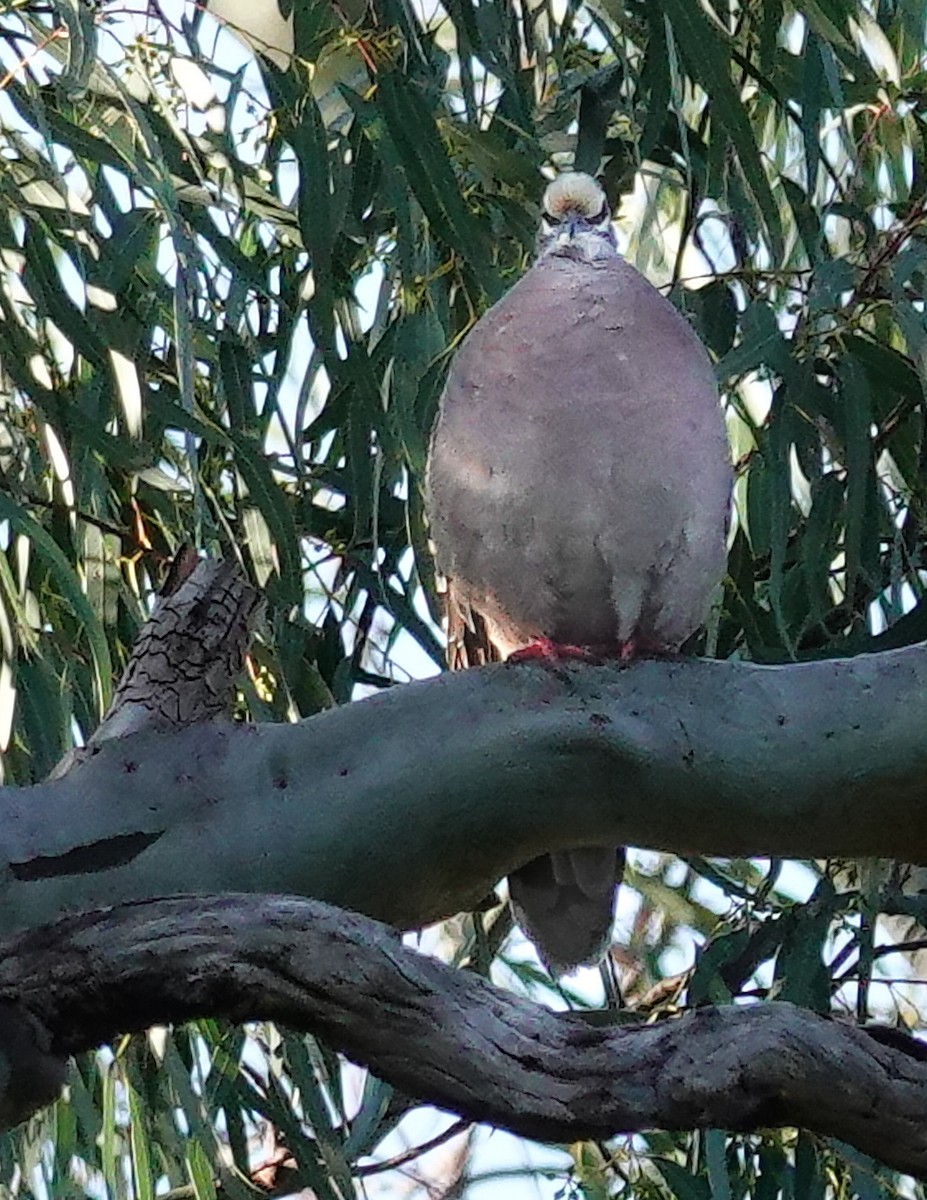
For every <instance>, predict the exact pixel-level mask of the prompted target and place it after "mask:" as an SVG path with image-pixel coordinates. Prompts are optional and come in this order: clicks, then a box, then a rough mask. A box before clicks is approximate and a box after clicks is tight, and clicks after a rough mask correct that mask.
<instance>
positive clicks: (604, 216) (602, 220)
mask: <svg viewBox="0 0 927 1200" xmlns="http://www.w3.org/2000/svg"><path fill="white" fill-rule="evenodd" d="M610 219H611V213H610V212H609V209H608V203H607V202H606V203H605V204H603V205H602V207H601V208H600V209H599V211H598V212H597V213H596V215H595V216H594V217H593V218H592V224H593V225H607V224H608V222H609V220H610Z"/></svg>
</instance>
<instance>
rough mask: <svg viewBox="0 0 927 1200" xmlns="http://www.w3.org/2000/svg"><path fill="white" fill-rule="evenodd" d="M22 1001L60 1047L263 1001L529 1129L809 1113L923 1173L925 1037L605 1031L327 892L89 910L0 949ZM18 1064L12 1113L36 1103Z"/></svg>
mask: <svg viewBox="0 0 927 1200" xmlns="http://www.w3.org/2000/svg"><path fill="white" fill-rule="evenodd" d="M7 998H11V999H12V998H15V1001H16V1003H17V1004H18V1006H19V1007H20V1009H21V1010H22V1012H23V1013H24V1015H25V1019H26V1020H27V1021H28V1022H29V1023H31V1025H32V1026H37V1027H39V1028H44V1029H45V1030H46V1031H47V1033H48V1038H47V1045H46V1046H45V1047H43V1049H42V1053H43V1054H44V1055H45V1057H46V1060H47V1059H48V1053H49V1049H50V1052H52V1053H54V1054H57V1055H66V1054H69V1053H72V1052H75V1051H78V1050H82V1049H87V1048H90V1047H92V1046H95V1045H97V1044H99V1043H100V1042H101V1041H104V1040H108V1039H111V1038H112V1036H113V1035H114V1034H115V1033H117V1032H124V1031H130V1030H140V1029H144V1028H146V1027H147V1026H149V1025H151V1024H154V1023H157V1022H164V1021H181V1020H184V1019H187V1018H191V1017H194V1016H198V1015H204V1014H209V1015H222V1016H226V1017H228V1018H230V1019H232V1020H239V1021H240V1020H244V1019H247V1018H258V1017H260V1018H264V1019H272V1020H276V1021H279V1022H281V1023H284V1024H286V1025H289V1026H291V1027H293V1028H297V1029H304V1030H309V1031H311V1032H313V1033H317V1034H319V1035H321V1036H323V1037H324V1038H325V1039H326V1040H327V1041H328V1042H329V1043H330V1044H331V1045H332V1046H334V1047H336V1048H338V1049H340V1050H342V1051H344V1052H345V1053H346V1054H347V1055H348V1056H349V1057H351V1058H353V1059H354V1060H356V1061H357V1062H360V1063H363V1064H366V1065H368V1066H370V1067H371V1068H372V1069H373V1070H374V1071H375V1072H376V1073H377V1074H378V1075H380V1076H381V1077H382V1078H384V1079H386V1080H388V1081H389V1082H391V1083H393V1084H395V1085H397V1086H398V1087H400V1088H401V1089H402V1090H403V1091H405V1092H407V1093H409V1094H412V1095H414V1096H416V1097H418V1098H419V1099H420V1100H423V1101H427V1102H430V1103H432V1104H436V1105H438V1106H440V1107H442V1108H446V1109H450V1110H452V1111H454V1112H458V1113H460V1114H461V1115H463V1116H466V1117H468V1118H471V1119H473V1120H479V1121H488V1122H490V1123H492V1124H495V1125H499V1126H503V1127H505V1128H507V1129H510V1130H512V1131H513V1132H515V1133H518V1134H521V1135H524V1136H527V1137H532V1138H541V1139H547V1140H557V1141H573V1140H576V1139H579V1138H590V1137H595V1138H603V1137H609V1136H612V1135H614V1134H616V1133H619V1132H632V1131H642V1130H647V1129H653V1128H666V1129H692V1128H705V1127H721V1128H727V1129H732V1130H742V1131H747V1130H754V1129H759V1128H763V1127H769V1126H775V1125H798V1126H802V1127H805V1128H808V1129H810V1130H814V1131H816V1132H818V1133H822V1134H827V1135H832V1136H835V1137H838V1138H840V1139H842V1140H844V1141H846V1142H849V1143H851V1144H853V1145H855V1146H857V1147H858V1148H859V1149H860V1150H863V1151H864V1152H866V1153H869V1154H871V1155H873V1156H875V1157H877V1158H879V1159H881V1160H882V1161H884V1162H885V1163H887V1164H888V1165H890V1166H893V1167H896V1168H897V1169H899V1170H903V1171H907V1172H910V1173H912V1174H918V1175H923V1176H927V1123H925V1121H924V1112H925V1111H927V1063H925V1062H924V1061H921V1060H919V1059H918V1057H916V1056H915V1055H914V1054H913V1053H906V1052H905V1051H903V1050H901V1049H899V1048H898V1047H897V1046H892V1045H884V1044H882V1043H881V1042H880V1041H878V1040H877V1039H875V1038H873V1037H870V1036H869V1035H868V1034H867V1033H866V1032H864V1031H860V1030H858V1029H855V1028H853V1027H851V1026H848V1025H843V1024H840V1023H838V1022H835V1021H829V1020H826V1019H824V1018H822V1017H819V1016H816V1015H815V1014H813V1013H811V1012H808V1011H806V1010H804V1009H801V1008H798V1007H796V1006H794V1005H791V1004H786V1003H772V1004H764V1005H757V1006H755V1007H750V1008H740V1007H729V1008H720V1009H698V1010H695V1011H693V1012H690V1013H688V1014H687V1015H685V1016H683V1017H681V1018H678V1019H673V1020H667V1021H664V1022H662V1023H659V1024H655V1025H639V1026H631V1027H628V1026H622V1027H618V1028H602V1027H595V1026H592V1025H589V1024H587V1023H586V1022H584V1021H583V1020H581V1019H580V1018H579V1017H578V1016H577V1015H576V1014H570V1013H568V1014H555V1013H551V1012H549V1011H548V1010H546V1009H544V1008H542V1007H540V1006H539V1005H537V1004H534V1003H532V1002H530V1001H527V1000H522V999H518V998H516V997H513V996H511V995H509V994H507V993H505V992H502V991H500V990H499V989H497V988H495V987H493V986H492V985H491V984H489V983H487V982H485V981H484V980H483V979H481V978H479V977H478V976H475V975H473V974H470V973H468V972H463V971H453V970H451V969H450V968H448V967H446V966H444V965H443V964H441V963H439V962H436V961H435V960H433V959H430V958H426V957H424V956H422V955H420V954H417V953H416V952H414V951H412V950H409V949H407V948H406V947H404V946H402V945H401V944H400V943H399V941H398V939H397V938H396V935H395V933H394V932H393V931H392V930H389V929H388V928H386V927H384V926H382V925H379V924H377V923H376V922H374V921H371V920H369V919H367V918H364V917H360V916H356V915H354V914H352V913H346V912H341V911H339V910H337V909H334V908H331V907H330V906H328V905H325V904H322V903H319V902H313V901H305V900H299V899H295V898H288V897H253V896H240V895H230V896H224V897H201V898H195V897H177V898H174V899H171V900H157V901H151V902H149V903H147V904H140V905H126V906H123V907H120V908H117V909H112V910H104V911H98V912H93V913H87V914H82V915H81V916H78V917H74V918H69V919H66V920H64V921H61V922H59V923H58V924H57V925H54V926H49V927H46V928H44V929H41V930H36V931H33V932H30V933H28V934H25V935H23V936H21V937H20V938H18V939H11V940H9V941H8V942H7V943H6V944H4V945H3V947H2V953H0V1003H2V1002H4V1001H5V1000H6V999H7ZM912 1045H914V1044H912ZM3 1051H4V1043H3V1039H0V1062H2V1054H3ZM21 1062H22V1060H20V1065H21ZM16 1066H17V1064H16V1063H15V1062H14V1063H13V1070H12V1072H11V1073H9V1074H8V1076H7V1087H6V1089H5V1090H4V1089H3V1088H0V1115H3V1114H9V1113H11V1112H13V1113H19V1114H20V1119H21V1115H22V1107H23V1100H22V1096H21V1094H20V1092H18V1091H17V1088H20V1089H22V1087H26V1088H27V1089H28V1087H29V1082H28V1073H27V1076H26V1077H25V1080H24V1077H23V1074H22V1071H21V1070H20V1071H19V1072H18V1073H17V1070H16ZM3 1078H4V1076H3V1072H2V1071H0V1083H2V1082H3ZM41 1102H42V1100H41V1099H39V1100H38V1101H37V1103H41Z"/></svg>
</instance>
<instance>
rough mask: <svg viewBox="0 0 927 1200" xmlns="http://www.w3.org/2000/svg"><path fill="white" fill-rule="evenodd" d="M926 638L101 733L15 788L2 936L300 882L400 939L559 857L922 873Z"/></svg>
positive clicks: (503, 680)
mask: <svg viewBox="0 0 927 1200" xmlns="http://www.w3.org/2000/svg"><path fill="white" fill-rule="evenodd" d="M925 804H927V646H925V645H918V646H911V647H907V648H905V649H902V650H895V651H889V652H886V653H884V654H879V655H862V656H860V657H858V658H854V659H844V660H836V661H826V662H816V663H808V664H803V665H790V666H785V667H759V666H755V665H750V664H745V663H732V662H708V661H698V660H688V661H678V662H641V663H637V664H635V665H633V666H630V667H628V668H625V669H620V668H616V667H614V666H602V667H597V666H590V665H586V664H577V665H569V666H563V667H558V668H551V667H548V666H544V665H536V664H532V663H518V664H514V665H501V666H493V667H486V668H483V669H481V670H477V671H468V672H463V673H461V674H458V675H449V676H442V677H440V678H437V679H432V680H428V681H425V682H423V683H418V684H412V685H408V686H404V687H402V688H396V689H394V690H392V691H390V692H388V693H382V694H379V695H377V696H374V697H372V698H370V699H367V700H363V701H361V702H359V703H357V704H352V705H348V706H346V707H343V708H340V709H337V710H332V711H328V712H324V713H322V714H320V715H318V716H316V717H313V718H311V719H310V720H307V721H304V722H303V723H302V724H300V725H260V726H247V727H245V726H234V725H231V724H226V723H222V722H207V723H202V724H199V725H195V726H192V727H189V728H186V729H180V730H178V731H177V732H171V733H142V734H137V735H133V736H130V737H125V738H117V739H114V740H111V741H109V742H106V743H105V744H103V745H101V746H100V747H98V748H97V749H96V751H95V752H94V753H92V754H91V755H90V756H89V758H88V759H87V760H86V761H84V762H82V763H79V764H78V765H77V766H76V767H75V768H73V769H72V770H71V771H70V772H69V773H68V774H67V775H66V776H65V777H64V778H62V779H59V780H56V781H54V782H49V783H45V784H42V785H39V786H36V787H33V788H24V789H5V790H3V791H2V792H0V814H2V820H0V830H2V833H0V855H2V860H3V861H4V862H5V864H6V870H5V872H4V877H3V880H2V883H0V913H2V922H3V926H2V928H3V929H4V931H6V932H9V931H10V930H13V929H18V928H25V927H28V926H34V925H35V924H37V923H39V922H41V921H48V920H52V919H54V918H55V917H56V916H58V915H59V914H61V913H62V912H65V911H69V910H70V911H74V910H77V909H81V908H90V907H94V906H96V905H99V904H109V903H118V902H120V901H124V900H132V899H145V898H148V897H151V896H156V895H165V894H171V893H176V892H181V891H189V890H191V889H193V890H197V891H203V892H215V891H227V890H230V889H235V890H245V891H255V892H259V891H260V892H277V893H279V892H289V893H293V894H299V895H304V896H312V897H317V898H320V899H325V900H329V901H331V902H333V903H336V904H340V905H343V906H345V907H349V908H351V909H354V910H356V911H360V912H364V913H367V914H368V915H370V916H375V917H378V918H379V919H381V920H386V921H389V922H390V923H392V924H395V925H398V926H402V927H414V926H420V925H423V924H425V923H427V922H429V921H433V920H435V919H438V918H440V917H444V916H447V915H449V914H452V913H454V912H457V911H459V910H461V909H463V908H466V907H468V906H469V905H472V904H473V903H474V902H476V901H477V900H478V899H479V898H480V897H481V896H483V895H484V894H485V893H486V892H487V890H488V889H489V888H491V887H492V885H493V884H494V883H495V882H496V881H497V880H498V879H499V878H500V877H501V876H503V875H505V874H506V873H507V872H508V871H509V870H511V869H512V868H513V867H515V866H518V865H519V864H521V863H524V862H526V861H527V860H528V859H530V858H531V857H533V856H534V855H536V854H538V853H540V852H541V851H545V850H554V849H563V848H567V847H573V846H576V845H580V844H605V845H615V844H619V843H625V844H631V845H636V846H651V847H658V848H660V849H663V850H676V851H680V852H698V853H704V854H715V855H738V856H742V855H762V854H778V855H787V856H798V857H812V856H851V855H876V856H884V857H892V858H902V859H906V860H907V861H910V862H921V863H925V862H927V823H925V822H924V820H923V815H922V814H923V812H924V811H925Z"/></svg>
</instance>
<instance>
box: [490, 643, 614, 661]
mask: <svg viewBox="0 0 927 1200" xmlns="http://www.w3.org/2000/svg"><path fill="white" fill-rule="evenodd" d="M569 659H573V660H574V661H577V660H578V661H580V662H589V663H600V662H601V661H602V659H601V658H600V657H599V655H598V654H596V653H595V651H594V650H592V649H590V647H588V646H573V645H571V644H570V643H569V642H555V641H553V640H552V639H551V638H545V637H541V638H535V640H534V641H533V642H529V643H528V645H527V646H521V647H520V648H519V649H518V650H513V651H512V653H511V654H510V655H509V656H508V658H507V659H506V662H510V663H518V662H546V663H561V662H566V661H568V660H569Z"/></svg>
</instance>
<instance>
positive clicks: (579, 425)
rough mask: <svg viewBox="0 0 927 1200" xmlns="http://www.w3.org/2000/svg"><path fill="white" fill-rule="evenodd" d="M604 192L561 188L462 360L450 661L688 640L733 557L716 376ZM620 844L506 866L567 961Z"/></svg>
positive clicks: (454, 369) (444, 417) (443, 565)
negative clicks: (620, 239)
mask: <svg viewBox="0 0 927 1200" xmlns="http://www.w3.org/2000/svg"><path fill="white" fill-rule="evenodd" d="M604 205H605V200H604V195H603V193H602V192H601V189H600V188H599V187H598V185H597V184H596V183H595V182H594V181H593V180H592V179H590V177H589V176H584V175H575V174H574V175H569V176H565V177H564V176H561V178H560V179H558V180H556V181H555V182H554V183H553V184H552V185H551V186H550V187H549V188H548V190H547V193H546V195H545V219H546V224H547V228H546V229H545V230H544V231H543V232H542V235H541V238H540V239H539V248H540V254H539V258H538V261H537V262H536V264H535V265H534V266H533V267H532V268H531V269H530V270H529V271H528V272H527V273H526V274H525V276H524V277H523V278H522V279H521V280H520V281H519V282H518V283H517V284H515V286H514V287H513V288H512V289H511V290H510V291H509V292H508V293H507V294H506V295H505V296H504V297H503V298H502V299H501V300H500V301H499V302H498V303H497V304H496V305H495V306H494V307H493V308H492V309H490V310H489V312H487V313H486V314H485V315H484V316H483V318H482V319H481V320H480V321H479V322H478V323H477V325H476V326H475V327H474V328H473V330H472V331H471V332H470V334H469V336H468V337H467V338H466V340H465V341H464V343H463V345H462V347H461V348H460V350H459V351H458V352H457V354H456V356H455V358H454V361H453V363H452V365H451V369H450V372H449V375H448V380H447V385H446V387H445V391H444V395H443V397H442V401H441V405H440V409H439V413H438V419H437V421H436V424H435V429H434V433H433V436H432V443H431V451H430V455H429V463H428V473H427V497H428V512H429V519H430V522H431V528H432V536H433V538H434V542H435V546H436V554H437V565H438V569H439V570H440V571H441V572H442V574H443V575H444V576H445V577H446V580H447V618H448V658H449V662H450V663H451V665H452V666H467V665H473V664H474V663H478V662H483V661H489V660H491V659H495V658H500V657H507V656H508V655H509V654H511V653H512V652H513V651H515V650H517V649H519V648H522V647H524V646H525V645H527V644H530V643H532V642H536V641H541V642H553V643H560V644H571V645H579V646H584V647H589V648H591V649H593V650H594V651H597V652H598V653H602V654H612V655H614V654H617V653H619V652H622V653H623V654H624V656H626V657H631V656H633V655H634V654H636V653H641V652H647V651H656V650H673V649H676V648H677V647H678V646H680V645H681V643H682V642H683V641H685V639H686V638H687V637H688V636H689V635H690V634H691V633H693V632H694V631H695V630H696V629H697V628H698V627H699V625H700V624H701V623H702V621H703V620H704V618H705V615H706V611H707V608H708V605H709V602H710V599H711V595H712V593H713V591H714V590H715V588H716V586H717V584H718V582H719V581H720V579H721V576H722V574H723V571H724V564H725V553H726V550H725V541H726V527H727V515H728V508H729V503H730V486H731V467H730V455H729V451H728V447H727V439H726V436H725V431H724V424H723V419H722V416H721V411H720V407H719V404H718V393H717V386H716V383H715V377H714V371H713V369H712V366H711V362H710V361H709V359H708V355H707V354H706V352H705V350H704V348H703V347H702V345H701V343H700V342H699V340H698V338H697V337H696V335H695V334H694V332H693V331H692V330H691V329H690V327H689V325H688V324H687V323H686V321H685V320H684V319H683V318H682V317H681V316H680V315H679V313H678V312H677V311H676V310H675V309H674V308H673V306H672V305H671V304H670V303H669V302H668V301H667V300H665V299H664V298H663V297H662V296H661V295H660V294H659V292H657V291H656V289H655V288H653V287H652V286H651V285H650V284H649V283H648V282H647V281H646V280H645V279H644V278H643V277H642V276H641V275H640V274H639V273H638V272H637V271H635V270H634V268H633V267H631V266H630V265H629V264H628V263H626V262H625V261H624V260H623V259H622V258H621V257H620V255H619V254H618V253H617V251H616V249H615V247H614V236H613V234H612V231H611V225H610V218H609V214H608V211H607V208H605V206H604ZM622 858H623V856H622V855H621V853H620V852H617V851H615V850H613V849H608V848H602V847H587V848H583V849H581V850H578V851H567V852H560V853H558V854H555V855H551V856H544V857H543V858H542V859H539V860H535V861H534V862H533V863H529V864H527V865H526V866H525V867H524V868H522V869H521V870H520V871H518V872H515V873H514V874H513V875H512V876H511V877H510V881H509V884H510V892H511V895H512V898H513V904H514V906H515V909H516V915H517V916H518V918H519V921H520V923H521V924H522V925H523V926H524V927H525V929H526V932H528V933H529V935H530V936H531V937H532V938H533V940H534V941H535V942H536V944H537V945H538V949H539V951H540V953H541V955H542V957H543V958H544V959H545V961H546V962H547V963H548V965H549V966H550V967H551V968H552V969H556V970H560V971H566V970H569V969H572V968H573V967H574V966H576V965H578V964H580V963H582V962H588V961H594V960H595V959H596V958H597V957H599V956H600V955H601V953H602V951H603V949H604V946H605V944H606V942H607V939H608V936H609V934H610V930H611V923H612V912H613V901H614V890H615V883H616V875H618V876H620V866H621V861H622Z"/></svg>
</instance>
